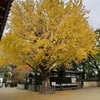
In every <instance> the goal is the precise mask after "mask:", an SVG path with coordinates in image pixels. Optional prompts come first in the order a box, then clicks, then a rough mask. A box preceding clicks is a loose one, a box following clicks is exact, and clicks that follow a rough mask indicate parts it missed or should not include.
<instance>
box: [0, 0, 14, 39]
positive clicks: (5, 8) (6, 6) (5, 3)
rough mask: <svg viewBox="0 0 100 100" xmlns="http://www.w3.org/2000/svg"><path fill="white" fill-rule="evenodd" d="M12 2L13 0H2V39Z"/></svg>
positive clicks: (0, 11) (0, 8)
mask: <svg viewBox="0 0 100 100" xmlns="http://www.w3.org/2000/svg"><path fill="white" fill-rule="evenodd" d="M12 2H13V0H0V39H1V37H2V34H3V30H4V27H5V24H6V20H7V17H8V14H9V11H10V7H11V3H12Z"/></svg>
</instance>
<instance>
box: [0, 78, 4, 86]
mask: <svg viewBox="0 0 100 100" xmlns="http://www.w3.org/2000/svg"><path fill="white" fill-rule="evenodd" d="M2 86H3V78H0V87H2Z"/></svg>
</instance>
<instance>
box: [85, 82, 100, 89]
mask: <svg viewBox="0 0 100 100" xmlns="http://www.w3.org/2000/svg"><path fill="white" fill-rule="evenodd" d="M98 86H100V81H84V85H83V88H87V87H98Z"/></svg>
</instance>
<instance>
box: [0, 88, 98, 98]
mask: <svg viewBox="0 0 100 100" xmlns="http://www.w3.org/2000/svg"><path fill="white" fill-rule="evenodd" d="M0 100H100V88H99V87H98V88H87V89H76V90H66V91H56V92H55V93H54V94H50V95H43V94H39V93H38V92H33V91H29V90H21V89H17V88H9V87H8V88H4V87H3V88H0Z"/></svg>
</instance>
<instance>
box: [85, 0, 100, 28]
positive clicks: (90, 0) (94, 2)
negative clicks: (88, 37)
mask: <svg viewBox="0 0 100 100" xmlns="http://www.w3.org/2000/svg"><path fill="white" fill-rule="evenodd" d="M83 4H84V5H85V7H86V9H88V10H90V13H89V15H88V16H89V19H88V20H89V24H90V26H91V27H93V28H94V29H97V28H100V0H83Z"/></svg>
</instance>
